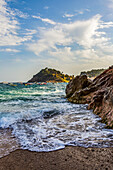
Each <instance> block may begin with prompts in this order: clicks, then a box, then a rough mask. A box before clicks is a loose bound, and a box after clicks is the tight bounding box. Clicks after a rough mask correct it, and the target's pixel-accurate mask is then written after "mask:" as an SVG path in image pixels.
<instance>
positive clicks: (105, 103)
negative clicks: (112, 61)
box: [66, 66, 113, 128]
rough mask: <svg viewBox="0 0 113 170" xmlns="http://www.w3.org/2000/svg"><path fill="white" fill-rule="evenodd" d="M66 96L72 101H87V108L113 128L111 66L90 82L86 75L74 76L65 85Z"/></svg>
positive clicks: (112, 68) (112, 67) (112, 79)
mask: <svg viewBox="0 0 113 170" xmlns="http://www.w3.org/2000/svg"><path fill="white" fill-rule="evenodd" d="M66 97H67V98H68V101H70V102H73V103H79V104H80V103H81V104H85V103H88V109H93V111H94V113H96V114H98V115H99V116H100V117H101V118H102V122H104V123H106V124H107V126H108V127H110V128H113V66H111V67H109V69H107V70H105V71H104V72H103V73H102V74H100V75H99V76H97V77H96V78H95V79H94V80H93V81H92V82H91V81H90V80H88V78H87V76H86V75H83V76H77V77H75V78H74V79H73V80H72V81H70V82H69V84H68V85H67V87H66Z"/></svg>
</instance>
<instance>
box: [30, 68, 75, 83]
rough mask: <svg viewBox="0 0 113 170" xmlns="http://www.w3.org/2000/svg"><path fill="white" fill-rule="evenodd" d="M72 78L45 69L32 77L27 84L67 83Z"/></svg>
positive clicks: (53, 70)
mask: <svg viewBox="0 0 113 170" xmlns="http://www.w3.org/2000/svg"><path fill="white" fill-rule="evenodd" d="M73 77H74V76H69V75H67V74H63V73H61V72H60V71H58V70H55V69H51V68H47V67H46V68H45V69H42V70H41V71H40V72H39V73H37V74H36V75H34V76H33V78H32V79H31V80H29V81H28V82H69V81H70V80H71V79H72V78H73Z"/></svg>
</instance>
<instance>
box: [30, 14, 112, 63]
mask: <svg viewBox="0 0 113 170" xmlns="http://www.w3.org/2000/svg"><path fill="white" fill-rule="evenodd" d="M101 18H102V17H101V16H100V15H95V16H93V17H92V18H90V19H88V20H78V21H74V22H69V23H65V24H64V23H56V22H55V24H53V25H52V26H51V27H50V28H46V29H41V28H40V31H39V35H38V38H37V40H36V41H35V42H34V43H32V44H29V45H28V49H29V50H30V51H32V52H34V53H35V55H37V56H41V57H42V58H43V56H44V54H45V53H46V57H47V56H49V57H50V56H51V57H53V58H54V59H55V60H58V61H59V60H60V61H62V62H63V61H66V62H76V61H77V60H79V61H80V62H85V61H87V62H88V61H90V62H95V61H96V60H97V61H100V59H104V62H105V58H104V57H103V56H105V57H108V58H110V55H111V54H110V51H109V49H110V50H112V47H111V46H112V45H111V44H110V38H109V37H107V35H106V32H105V29H104V28H107V29H108V28H111V27H113V22H104V21H102V20H101ZM103 30H104V31H103ZM104 47H105V48H106V49H107V51H109V52H108V53H107V52H105V50H104V49H103V48H104Z"/></svg>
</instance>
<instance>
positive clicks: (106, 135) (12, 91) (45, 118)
mask: <svg viewBox="0 0 113 170" xmlns="http://www.w3.org/2000/svg"><path fill="white" fill-rule="evenodd" d="M65 87H66V84H65V83H57V84H51V83H50V84H47V85H28V86H24V85H21V84H17V86H15V87H13V86H10V85H7V84H0V132H1V133H0V146H1V150H0V157H2V156H3V155H5V154H6V153H9V152H10V151H12V150H15V149H17V148H18V147H19V148H22V149H28V150H31V151H53V150H57V149H61V148H64V147H65V146H66V145H73V146H83V147H113V130H110V129H105V128H104V127H105V125H104V124H102V123H100V122H99V120H100V118H99V117H98V116H97V115H94V114H93V113H92V111H91V110H90V111H89V110H87V109H86V108H87V105H82V104H81V105H80V104H72V103H69V102H68V101H67V99H66V98H65ZM9 131H10V132H9ZM4 141H5V143H6V145H7V144H8V143H11V142H12V141H13V142H12V143H11V146H10V147H9V148H7V149H6V147H4V146H3V143H4ZM6 145H5V146H6ZM5 150H6V151H5ZM3 152H4V154H3ZM5 152H6V153H5Z"/></svg>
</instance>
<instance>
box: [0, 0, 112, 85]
mask: <svg viewBox="0 0 113 170" xmlns="http://www.w3.org/2000/svg"><path fill="white" fill-rule="evenodd" d="M111 65H113V0H96V1H91V0H79V1H78V0H0V82H2V81H28V80H29V79H30V78H31V77H32V76H33V75H34V74H36V73H38V72H39V71H40V70H41V69H42V68H45V67H49V68H55V69H57V70H60V71H61V72H64V73H68V74H70V75H77V74H79V73H80V72H81V71H87V70H91V69H97V68H108V67H109V66H111Z"/></svg>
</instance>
